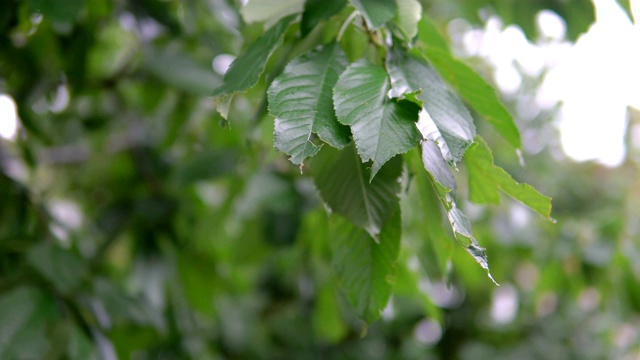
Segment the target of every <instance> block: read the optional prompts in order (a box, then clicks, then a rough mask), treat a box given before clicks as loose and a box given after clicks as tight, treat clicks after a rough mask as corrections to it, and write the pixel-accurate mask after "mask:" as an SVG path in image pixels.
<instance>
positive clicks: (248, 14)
mask: <svg viewBox="0 0 640 360" xmlns="http://www.w3.org/2000/svg"><path fill="white" fill-rule="evenodd" d="M303 5H304V0H278V1H273V0H249V1H248V2H247V3H246V4H245V5H244V6H243V7H242V8H241V9H240V15H242V19H244V21H245V22H246V23H254V22H261V21H266V22H267V23H274V22H276V21H278V20H280V19H281V18H283V17H285V16H287V15H291V14H297V13H300V12H301V11H302V6H303Z"/></svg>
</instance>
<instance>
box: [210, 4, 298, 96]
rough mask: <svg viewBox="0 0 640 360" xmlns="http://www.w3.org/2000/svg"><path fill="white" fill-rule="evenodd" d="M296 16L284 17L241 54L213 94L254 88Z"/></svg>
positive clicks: (220, 94) (225, 93) (221, 94)
mask: <svg viewBox="0 0 640 360" xmlns="http://www.w3.org/2000/svg"><path fill="white" fill-rule="evenodd" d="M296 17H297V15H296V14H293V15H289V16H286V17H284V18H282V19H281V20H280V21H278V23H277V24H275V25H274V26H273V27H272V28H271V29H269V30H267V31H266V32H265V33H264V34H263V35H262V36H261V37H260V38H259V39H258V40H256V41H255V42H254V43H252V44H251V45H250V46H249V47H248V48H247V50H246V51H245V52H244V53H242V54H240V56H238V57H237V58H236V59H235V60H234V61H233V62H232V63H231V66H229V69H228V70H227V72H226V73H225V74H224V80H223V84H222V86H221V87H219V88H217V89H216V90H215V91H214V92H213V96H216V97H219V96H224V95H228V94H233V93H236V92H244V91H247V90H249V89H250V88H252V87H253V86H254V85H255V84H256V83H257V82H258V79H259V78H260V75H261V74H262V72H263V71H264V68H265V65H266V63H267V60H268V59H269V57H270V56H271V54H272V53H273V52H274V51H275V49H276V48H277V47H278V46H280V44H281V43H282V36H283V34H284V33H285V32H286V31H287V29H288V28H289V25H290V24H291V22H292V21H293V20H294V19H295V18H296Z"/></svg>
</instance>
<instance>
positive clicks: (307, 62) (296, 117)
mask: <svg viewBox="0 0 640 360" xmlns="http://www.w3.org/2000/svg"><path fill="white" fill-rule="evenodd" d="M346 66H347V59H346V57H345V55H344V53H343V52H342V50H341V49H340V45H338V44H337V43H332V44H329V45H327V46H325V47H324V48H322V49H321V50H318V51H313V52H311V53H309V54H305V55H302V56H300V57H298V58H296V59H294V60H293V61H292V62H291V63H289V65H287V67H286V68H285V69H284V72H283V73H282V74H281V75H280V76H278V77H277V78H276V79H275V80H274V81H273V83H271V87H270V88H269V92H268V95H269V112H271V114H272V115H273V116H275V117H276V120H275V132H274V145H275V147H276V149H277V150H279V151H282V152H285V153H286V154H289V155H291V158H290V159H289V160H291V162H292V163H294V164H298V165H299V164H302V162H303V161H304V160H305V159H306V158H308V157H311V156H314V155H315V154H316V153H317V152H318V151H319V150H320V146H317V145H315V144H313V142H312V137H313V135H314V134H317V135H318V137H319V138H320V139H321V140H323V141H324V142H326V143H328V144H329V145H331V146H333V147H335V148H338V149H342V148H343V147H345V146H346V145H347V144H348V143H349V131H348V129H346V128H345V127H344V126H342V125H340V123H338V121H337V119H336V116H335V112H334V110H333V99H332V92H331V90H332V89H333V86H334V85H335V84H336V82H337V81H338V76H340V74H341V73H342V72H343V71H344V69H345V68H346Z"/></svg>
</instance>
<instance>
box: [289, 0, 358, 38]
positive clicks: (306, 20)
mask: <svg viewBox="0 0 640 360" xmlns="http://www.w3.org/2000/svg"><path fill="white" fill-rule="evenodd" d="M345 5H347V0H306V1H305V2H304V12H303V13H302V20H301V22H300V33H301V34H302V36H306V35H307V34H309V33H310V32H311V30H313V28H314V27H315V26H316V25H318V23H319V22H320V21H322V20H324V19H328V18H330V17H331V16H333V15H335V14H337V13H338V12H340V10H342V9H343V8H344V7H345Z"/></svg>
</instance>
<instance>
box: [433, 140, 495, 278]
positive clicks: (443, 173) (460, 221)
mask: <svg viewBox="0 0 640 360" xmlns="http://www.w3.org/2000/svg"><path fill="white" fill-rule="evenodd" d="M422 163H423V165H424V167H425V169H426V170H427V172H428V173H429V175H430V176H429V178H430V181H431V184H432V186H433V188H434V190H435V192H436V194H437V195H438V199H439V200H440V203H441V204H442V206H443V207H444V210H445V211H446V213H447V218H448V219H449V224H451V229H452V230H453V233H454V235H455V237H456V240H457V241H458V243H460V244H461V245H462V246H463V247H464V248H465V250H467V252H468V253H469V254H471V256H472V257H473V258H474V259H475V260H476V262H477V263H478V264H480V266H481V267H482V268H483V269H485V270H486V271H487V275H488V276H489V278H490V279H491V280H492V281H493V282H494V283H495V282H496V281H495V280H494V279H493V277H492V276H491V272H490V271H489V261H488V259H487V254H486V253H485V251H484V249H483V248H482V247H480V245H479V244H478V241H477V240H476V238H475V237H474V236H473V231H472V228H471V222H470V221H469V219H468V218H467V216H466V215H465V214H464V213H463V212H462V210H460V209H459V208H458V205H457V204H456V201H455V199H454V197H453V193H452V191H453V190H454V185H455V183H454V180H453V177H452V176H451V173H450V171H449V169H448V168H447V164H446V162H445V161H444V158H443V157H442V156H438V147H437V146H436V145H435V144H434V143H433V142H432V141H429V140H426V141H423V142H422ZM496 284H497V283H496Z"/></svg>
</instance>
